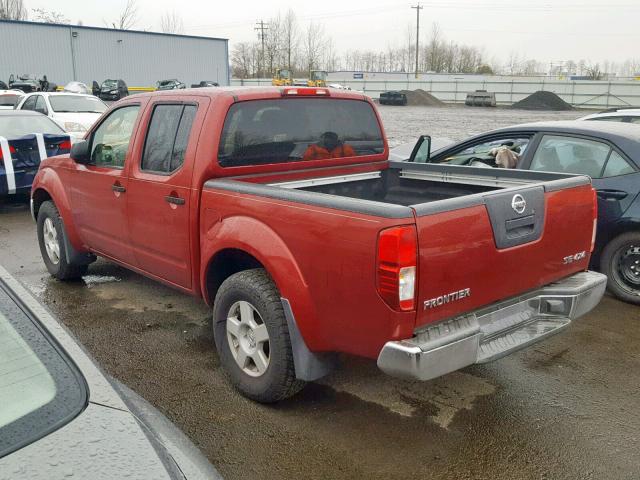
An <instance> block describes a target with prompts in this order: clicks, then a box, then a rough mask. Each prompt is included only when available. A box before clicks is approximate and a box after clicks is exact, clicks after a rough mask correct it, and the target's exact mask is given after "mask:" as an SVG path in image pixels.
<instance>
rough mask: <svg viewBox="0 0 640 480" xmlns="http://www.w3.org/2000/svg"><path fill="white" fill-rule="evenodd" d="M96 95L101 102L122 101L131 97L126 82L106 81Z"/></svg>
mask: <svg viewBox="0 0 640 480" xmlns="http://www.w3.org/2000/svg"><path fill="white" fill-rule="evenodd" d="M96 93H97V96H98V97H99V98H100V99H101V100H120V99H121V98H124V97H127V96H129V88H128V87H127V84H126V83H125V82H124V80H105V81H104V82H102V85H100V89H99V91H98V92H94V95H96Z"/></svg>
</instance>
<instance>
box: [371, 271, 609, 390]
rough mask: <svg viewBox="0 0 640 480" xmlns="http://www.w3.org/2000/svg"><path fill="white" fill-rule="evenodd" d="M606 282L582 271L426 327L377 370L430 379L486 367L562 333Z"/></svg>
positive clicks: (386, 355)
mask: <svg viewBox="0 0 640 480" xmlns="http://www.w3.org/2000/svg"><path fill="white" fill-rule="evenodd" d="M606 285H607V277H606V276H605V275H602V274H600V273H596V272H580V273H577V274H575V275H572V276H571V277H567V278H565V279H563V280H560V281H558V282H555V283H552V284H549V285H547V286H545V287H542V288H540V289H538V290H536V291H533V292H529V293H528V294H526V295H523V296H520V297H516V298H512V299H509V300H506V301H504V302H500V303H498V304H495V305H491V306H490V307H487V308H483V309H481V310H478V311H476V312H472V313H469V314H467V315H464V316H462V317H458V318H454V319H451V320H447V321H444V322H441V323H438V324H435V325H431V326H428V327H425V328H423V329H421V330H419V331H417V332H416V334H415V336H414V337H413V338H410V339H407V340H401V341H393V342H387V343H386V344H385V345H384V347H383V348H382V351H381V352H380V355H379V356H378V367H379V368H380V369H381V370H382V371H383V372H385V373H387V374H389V375H392V376H395V377H401V378H410V379H418V380H430V379H432V378H436V377H439V376H441V375H445V374H447V373H450V372H453V371H455V370H458V369H460V368H463V367H466V366H468V365H472V364H474V363H485V362H490V361H492V360H496V359H498V358H500V357H503V356H505V355H508V354H510V353H512V352H515V351H516V350H519V349H521V348H525V347H527V346H529V345H531V344H533V343H536V342H539V341H541V340H543V339H545V338H546V337H549V336H550V335H553V334H555V333H558V332H560V331H561V330H563V329H565V328H566V327H567V326H569V324H570V323H571V320H573V319H576V318H578V317H580V316H582V315H584V314H585V313H587V312H589V311H590V310H591V309H593V308H594V307H595V306H596V305H597V304H598V302H600V299H601V298H602V295H603V294H604V291H605V288H606Z"/></svg>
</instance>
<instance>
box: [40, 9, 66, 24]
mask: <svg viewBox="0 0 640 480" xmlns="http://www.w3.org/2000/svg"><path fill="white" fill-rule="evenodd" d="M31 11H32V12H33V19H34V20H37V21H38V22H44V23H57V24H61V25H65V24H68V23H69V19H68V18H67V17H65V16H64V15H63V14H61V13H60V12H54V11H53V10H45V9H44V8H32V9H31Z"/></svg>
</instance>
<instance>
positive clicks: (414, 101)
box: [401, 88, 445, 107]
mask: <svg viewBox="0 0 640 480" xmlns="http://www.w3.org/2000/svg"><path fill="white" fill-rule="evenodd" d="M401 92H402V93H404V94H405V95H406V96H407V105H416V106H421V107H441V106H443V105H444V104H445V103H444V102H443V101H442V100H439V99H437V98H436V97H434V96H433V95H431V94H430V93H429V92H425V91H424V90H422V89H420V88H419V89H417V90H401Z"/></svg>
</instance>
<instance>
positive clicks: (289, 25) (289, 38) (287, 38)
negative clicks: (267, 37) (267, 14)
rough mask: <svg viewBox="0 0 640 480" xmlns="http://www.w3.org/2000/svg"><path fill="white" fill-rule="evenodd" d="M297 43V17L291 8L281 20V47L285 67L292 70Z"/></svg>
mask: <svg viewBox="0 0 640 480" xmlns="http://www.w3.org/2000/svg"><path fill="white" fill-rule="evenodd" d="M298 45H299V33H298V19H297V18H296V14H295V12H294V11H293V10H291V9H289V10H288V11H287V14H286V15H285V16H284V19H283V20H282V48H283V52H284V59H285V61H286V62H287V68H288V69H289V70H293V67H294V61H295V60H296V53H297V50H298Z"/></svg>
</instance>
